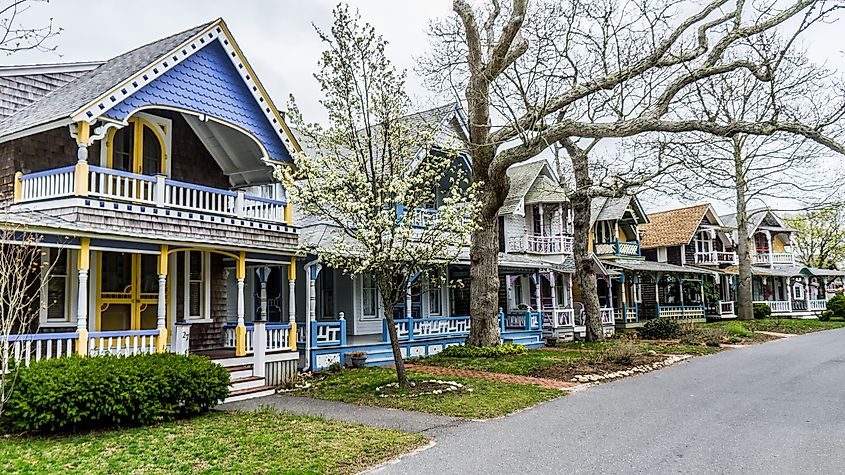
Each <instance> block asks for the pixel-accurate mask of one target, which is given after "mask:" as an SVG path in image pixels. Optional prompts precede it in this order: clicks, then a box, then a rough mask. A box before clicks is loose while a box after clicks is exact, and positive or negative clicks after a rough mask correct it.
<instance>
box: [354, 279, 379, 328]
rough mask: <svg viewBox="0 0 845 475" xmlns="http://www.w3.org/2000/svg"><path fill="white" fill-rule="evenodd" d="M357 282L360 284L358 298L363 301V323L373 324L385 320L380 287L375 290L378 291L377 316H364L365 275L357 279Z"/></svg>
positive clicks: (361, 306)
mask: <svg viewBox="0 0 845 475" xmlns="http://www.w3.org/2000/svg"><path fill="white" fill-rule="evenodd" d="M355 281H356V283H357V284H358V289H357V292H356V293H357V294H358V296H359V297H360V299H361V305H360V307H359V308H360V310H361V314H360V315H361V318H360V319H361V321H365V322H372V321H376V320H381V319H383V318H384V312H382V311H381V298H380V295H379V291H378V287H376V288H375V289H376V291H375V299H376V301H375V305H376V313H375V315H366V314H364V275H363V274H361V275H359V276H358V277H357V278H356V279H355ZM373 285H375V284H373Z"/></svg>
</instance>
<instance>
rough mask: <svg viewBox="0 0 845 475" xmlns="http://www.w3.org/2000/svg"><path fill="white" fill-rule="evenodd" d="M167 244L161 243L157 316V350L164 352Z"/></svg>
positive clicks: (165, 338) (165, 344) (165, 341)
mask: <svg viewBox="0 0 845 475" xmlns="http://www.w3.org/2000/svg"><path fill="white" fill-rule="evenodd" d="M167 251H168V246H167V244H162V245H161V253H160V254H159V255H158V307H157V308H156V317H157V325H156V327H157V328H158V338H157V339H156V351H157V352H159V353H164V352H165V351H166V350H167Z"/></svg>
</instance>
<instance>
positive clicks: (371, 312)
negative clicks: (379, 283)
mask: <svg viewBox="0 0 845 475" xmlns="http://www.w3.org/2000/svg"><path fill="white" fill-rule="evenodd" d="M361 307H362V312H361V316H362V318H365V319H376V318H378V317H379V314H378V290H377V288H376V279H375V278H374V277H373V275H372V274H370V273H364V274H362V275H361Z"/></svg>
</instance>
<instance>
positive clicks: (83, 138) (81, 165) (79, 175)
mask: <svg viewBox="0 0 845 475" xmlns="http://www.w3.org/2000/svg"><path fill="white" fill-rule="evenodd" d="M90 140H91V125H90V124H88V122H85V121H80V122H77V123H76V145H77V146H78V147H79V148H78V150H77V152H76V158H77V161H76V170H75V174H74V176H75V177H76V192H75V195H76V196H88V142H89V141H90Z"/></svg>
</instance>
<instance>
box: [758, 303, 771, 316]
mask: <svg viewBox="0 0 845 475" xmlns="http://www.w3.org/2000/svg"><path fill="white" fill-rule="evenodd" d="M771 316H772V307H769V305H768V304H765V303H755V304H754V319H755V320H763V319H766V318H771Z"/></svg>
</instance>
